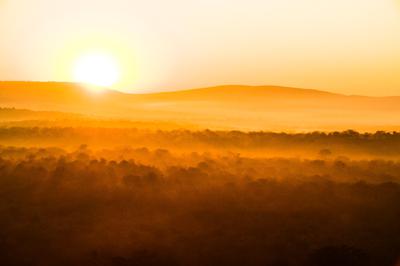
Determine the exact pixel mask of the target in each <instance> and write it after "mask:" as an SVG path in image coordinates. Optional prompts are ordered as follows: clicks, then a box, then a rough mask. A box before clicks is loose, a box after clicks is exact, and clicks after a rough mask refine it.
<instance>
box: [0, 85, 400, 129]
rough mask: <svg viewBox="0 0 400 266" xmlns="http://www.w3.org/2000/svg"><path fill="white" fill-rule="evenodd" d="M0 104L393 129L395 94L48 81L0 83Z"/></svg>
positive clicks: (125, 115)
mask: <svg viewBox="0 0 400 266" xmlns="http://www.w3.org/2000/svg"><path fill="white" fill-rule="evenodd" d="M0 106H2V107H15V108H27V109H32V110H41V111H57V112H73V113H80V114H84V115H95V116H101V117H106V118H117V119H129V120H135V121H163V122H172V123H183V124H185V123H191V124H197V125H199V126H201V127H209V128H213V129H243V130H291V131H305V130H344V129H349V128H351V129H356V130H378V129H382V130H383V129H384V130H398V129H400V97H366V96H346V95H341V94H335V93H329V92H324V91H318V90H308V89H299V88H287V87H277V86H241V85H227V86H217V87H210V88H201V89H192V90H184V91H175V92H163V93H150V94H127V93H121V92H117V91H112V90H106V91H104V92H102V93H98V94H96V93H92V92H89V91H88V90H86V89H85V87H84V86H82V85H79V84H73V83H54V82H44V83H41V82H0Z"/></svg>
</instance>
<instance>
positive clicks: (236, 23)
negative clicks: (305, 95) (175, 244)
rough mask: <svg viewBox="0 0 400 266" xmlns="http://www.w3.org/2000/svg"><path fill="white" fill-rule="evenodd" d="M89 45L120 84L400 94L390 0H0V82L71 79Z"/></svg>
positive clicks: (399, 5) (397, 37)
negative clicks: (117, 66) (116, 67)
mask: <svg viewBox="0 0 400 266" xmlns="http://www.w3.org/2000/svg"><path fill="white" fill-rule="evenodd" d="M92 47H93V49H103V48H104V49H106V50H107V49H108V50H110V53H115V54H116V56H117V57H118V58H120V60H125V62H124V70H125V72H129V75H128V74H127V73H124V77H123V81H124V82H123V84H121V85H120V86H121V89H125V90H128V89H131V90H133V91H135V90H136V91H142V90H170V89H180V88H194V87H202V86H208V85H217V84H255V85H258V84H274V85H286V86H297V87H306V88H317V89H324V90H330V91H336V92H342V93H346V94H368V95H400V1H396V0H334V1H333V0H197V1H194V0H146V1H143V0H141V1H139V0H112V1H106V0H103V1H101V0H0V79H1V80H71V76H70V72H71V69H70V68H71V62H72V61H73V60H75V59H76V58H75V57H77V56H79V53H83V52H85V51H87V50H90V49H92ZM127 62H129V63H127ZM128 65H129V66H128Z"/></svg>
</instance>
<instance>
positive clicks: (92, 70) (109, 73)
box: [73, 53, 120, 87]
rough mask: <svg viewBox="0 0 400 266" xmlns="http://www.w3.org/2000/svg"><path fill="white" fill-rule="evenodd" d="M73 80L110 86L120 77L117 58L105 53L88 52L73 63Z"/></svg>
mask: <svg viewBox="0 0 400 266" xmlns="http://www.w3.org/2000/svg"><path fill="white" fill-rule="evenodd" d="M73 71H74V73H73V75H74V80H75V81H76V82H80V83H86V84H89V85H94V86H101V87H110V86H113V85H114V84H115V83H117V82H118V81H119V79H120V67H119V64H118V62H117V60H116V59H115V58H114V57H113V56H112V55H109V54H106V53H89V54H85V55H83V56H81V57H80V58H78V60H77V61H76V63H75V66H74V69H73Z"/></svg>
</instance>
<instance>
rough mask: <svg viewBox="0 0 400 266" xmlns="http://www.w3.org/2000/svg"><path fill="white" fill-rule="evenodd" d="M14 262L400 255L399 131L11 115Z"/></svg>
mask: <svg viewBox="0 0 400 266" xmlns="http://www.w3.org/2000/svg"><path fill="white" fill-rule="evenodd" d="M0 143H2V145H3V146H1V147H0V198H1V200H0V228H1V231H0V256H1V260H2V265H104V266H106V265H112V266H114V265H199V266H200V265H272V266H275V265H277V266H280V265H287V266H291V265H293V266H297V265H301V266H303V265H304V266H305V265H316V266H330V265H341V266H346V265H352V266H357V265H374V266H375V265H380V266H385V265H388V266H389V265H390V266H392V265H396V263H397V261H398V259H399V258H400V248H399V247H400V237H399V236H400V226H399V225H400V205H399V204H398V203H399V202H400V185H399V182H400V161H399V160H398V156H399V153H400V152H399V145H400V134H399V133H395V132H392V133H386V132H377V133H374V134H360V133H357V132H354V131H346V132H336V133H320V132H316V133H304V134H287V133H266V132H253V133H251V132H250V133H244V132H238V131H230V132H225V131H209V130H208V131H188V130H174V131H151V130H137V129H112V128H92V129H89V128H24V127H13V128H0Z"/></svg>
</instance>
